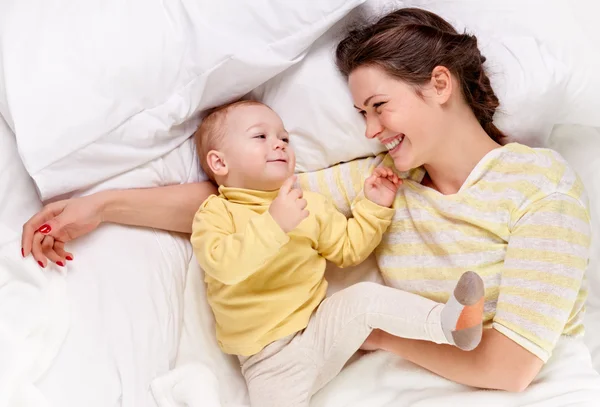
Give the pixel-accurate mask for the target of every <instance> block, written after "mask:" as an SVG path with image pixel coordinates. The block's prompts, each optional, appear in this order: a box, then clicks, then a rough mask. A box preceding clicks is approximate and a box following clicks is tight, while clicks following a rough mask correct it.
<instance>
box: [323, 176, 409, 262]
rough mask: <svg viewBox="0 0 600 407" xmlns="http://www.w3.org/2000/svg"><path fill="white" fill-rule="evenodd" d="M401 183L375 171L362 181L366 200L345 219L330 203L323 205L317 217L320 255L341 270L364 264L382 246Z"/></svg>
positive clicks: (357, 205) (392, 177) (359, 203)
mask: <svg viewBox="0 0 600 407" xmlns="http://www.w3.org/2000/svg"><path fill="white" fill-rule="evenodd" d="M401 183H402V181H401V180H400V179H399V178H398V177H397V176H396V175H395V174H394V173H393V171H392V170H391V169H388V168H375V169H374V170H373V173H372V175H371V176H370V177H369V178H367V179H366V180H365V186H364V191H365V197H366V198H365V199H362V200H359V201H358V202H357V203H356V205H355V206H354V207H353V208H352V215H353V217H352V218H350V219H346V217H345V216H344V215H343V214H341V213H340V212H339V211H338V210H337V209H336V208H335V207H334V205H333V204H332V203H330V202H329V201H326V202H325V203H324V210H323V211H322V216H320V218H319V220H320V222H321V223H320V224H321V236H320V241H319V251H320V253H321V255H322V256H323V257H325V258H326V259H327V260H330V261H332V262H333V263H335V264H337V265H338V266H340V267H347V266H352V265H356V264H359V263H361V262H363V261H364V260H365V259H366V258H367V256H369V254H371V252H373V250H375V248H376V247H377V246H378V245H379V243H380V242H381V238H382V237H383V233H384V232H385V231H386V230H387V228H388V226H389V225H390V223H391V220H392V217H393V216H394V210H393V209H390V208H389V207H390V206H391V205H392V203H393V202H394V198H395V196H396V192H397V191H398V187H399V185H400V184H401Z"/></svg>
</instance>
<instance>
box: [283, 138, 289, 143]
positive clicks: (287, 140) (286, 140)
mask: <svg viewBox="0 0 600 407" xmlns="http://www.w3.org/2000/svg"><path fill="white" fill-rule="evenodd" d="M281 140H282V141H283V142H284V143H289V142H290V139H289V138H287V137H284V138H282V139H281Z"/></svg>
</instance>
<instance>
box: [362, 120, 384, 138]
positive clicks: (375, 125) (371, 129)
mask: <svg viewBox="0 0 600 407" xmlns="http://www.w3.org/2000/svg"><path fill="white" fill-rule="evenodd" d="M382 131H383V126H382V125H381V122H380V121H379V118H377V117H373V116H372V117H368V116H367V129H366V131H365V136H366V137H367V138H368V139H369V140H370V139H373V138H375V137H377V136H378V135H379V133H381V132H382Z"/></svg>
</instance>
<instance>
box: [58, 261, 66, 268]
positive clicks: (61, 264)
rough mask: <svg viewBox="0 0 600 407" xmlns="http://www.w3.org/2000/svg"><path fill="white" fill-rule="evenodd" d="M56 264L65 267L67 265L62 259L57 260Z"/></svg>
mask: <svg viewBox="0 0 600 407" xmlns="http://www.w3.org/2000/svg"><path fill="white" fill-rule="evenodd" d="M56 264H58V265H59V266H61V267H64V266H65V264H64V263H63V262H62V261H57V262H56Z"/></svg>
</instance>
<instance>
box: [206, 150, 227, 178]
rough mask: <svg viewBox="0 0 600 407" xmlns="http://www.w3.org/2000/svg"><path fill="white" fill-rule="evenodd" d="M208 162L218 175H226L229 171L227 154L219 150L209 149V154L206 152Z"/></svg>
mask: <svg viewBox="0 0 600 407" xmlns="http://www.w3.org/2000/svg"><path fill="white" fill-rule="evenodd" d="M206 163H207V164H208V167H209V168H210V169H211V170H212V172H213V174H215V175H216V176H219V177H224V176H226V175H227V173H228V172H229V168H228V167H227V162H226V161H225V156H224V155H223V153H221V152H219V151H215V150H211V151H209V152H208V154H206Z"/></svg>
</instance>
